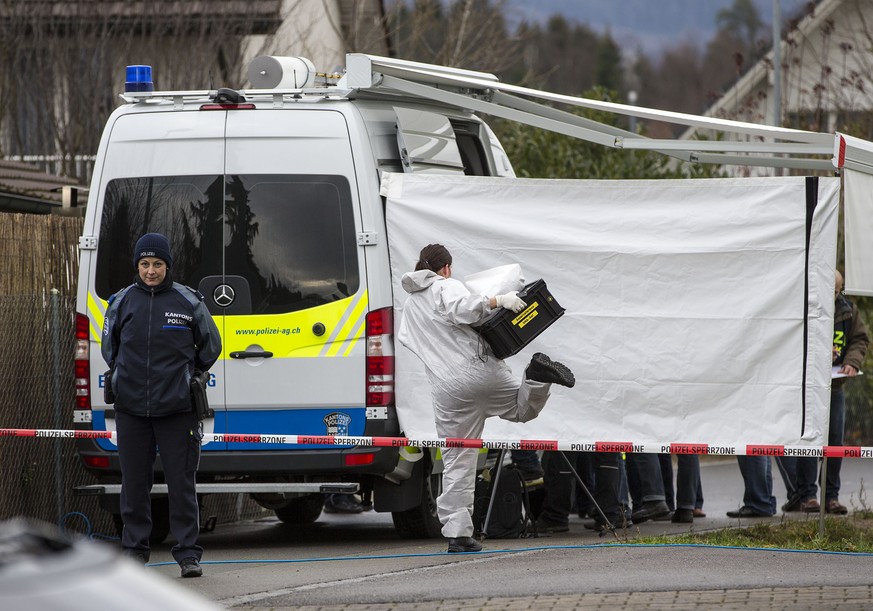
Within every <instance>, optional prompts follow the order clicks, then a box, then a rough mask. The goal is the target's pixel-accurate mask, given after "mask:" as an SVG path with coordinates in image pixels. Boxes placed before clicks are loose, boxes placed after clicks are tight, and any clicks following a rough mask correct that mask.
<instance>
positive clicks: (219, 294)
mask: <svg viewBox="0 0 873 611" xmlns="http://www.w3.org/2000/svg"><path fill="white" fill-rule="evenodd" d="M234 297H236V293H234V292H233V287H231V286H230V285H228V284H219V285H218V286H216V287H215V290H214V291H212V299H214V300H215V303H217V304H218V305H219V306H221V307H222V308H226V307H227V306H229V305H230V304H232V303H233V299H234Z"/></svg>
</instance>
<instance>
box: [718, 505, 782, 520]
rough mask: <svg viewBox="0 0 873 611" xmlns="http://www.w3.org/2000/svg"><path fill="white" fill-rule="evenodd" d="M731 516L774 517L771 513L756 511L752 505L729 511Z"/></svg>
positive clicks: (728, 514) (728, 515) (728, 513)
mask: <svg viewBox="0 0 873 611" xmlns="http://www.w3.org/2000/svg"><path fill="white" fill-rule="evenodd" d="M727 517H729V518H769V517H772V515H771V514H769V513H761V512H760V511H755V510H754V509H752V508H751V507H740V508H739V509H736V510H733V511H729V512H727Z"/></svg>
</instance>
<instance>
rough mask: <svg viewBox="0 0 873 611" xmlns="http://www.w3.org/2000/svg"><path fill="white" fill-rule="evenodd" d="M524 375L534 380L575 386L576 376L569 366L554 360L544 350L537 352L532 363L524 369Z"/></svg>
mask: <svg viewBox="0 0 873 611" xmlns="http://www.w3.org/2000/svg"><path fill="white" fill-rule="evenodd" d="M524 377H525V378H527V379H528V380H533V381H534V382H547V383H550V384H560V385H561V386H566V387H567V388H573V386H574V385H575V384H576V378H575V377H574V376H573V372H572V371H570V369H569V367H567V366H566V365H564V364H562V363H559V362H558V361H553V360H552V359H550V358H549V357H547V356H546V355H545V354H543V353H542V352H537V353H536V354H535V355H533V358H531V360H530V365H528V366H527V369H525V370H524Z"/></svg>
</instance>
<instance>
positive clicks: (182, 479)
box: [115, 412, 203, 562]
mask: <svg viewBox="0 0 873 611" xmlns="http://www.w3.org/2000/svg"><path fill="white" fill-rule="evenodd" d="M115 426H116V430H117V431H118V459H119V461H120V462H121V499H120V501H121V519H122V521H123V522H124V530H123V532H122V536H121V546H122V547H123V548H124V549H127V550H132V551H137V552H140V553H144V554H145V555H146V557H148V554H149V549H150V547H149V535H150V534H151V532H152V511H151V496H150V492H151V488H152V484H153V483H154V479H155V477H154V464H155V457H156V454H157V451H158V450H160V456H161V465H162V467H163V472H164V480H165V481H166V483H167V492H168V497H169V501H170V532H172V533H173V536H174V537H175V538H176V545H175V546H173V549H172V553H173V558H175V559H176V561H177V562H180V561H181V560H183V559H184V558H196V559H197V560H198V561H199V560H200V558H201V556H202V555H203V548H202V547H200V546H199V545H197V537H198V536H199V534H200V509H199V507H198V506H197V490H196V476H197V465H198V463H199V462H200V441H201V439H202V438H203V434H202V433H201V432H200V424H199V422H197V417H196V416H195V415H194V413H193V412H186V413H181V414H173V415H172V416H164V417H160V418H146V417H141V416H132V415H130V414H125V413H122V412H116V413H115Z"/></svg>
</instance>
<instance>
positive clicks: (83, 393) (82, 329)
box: [73, 314, 91, 409]
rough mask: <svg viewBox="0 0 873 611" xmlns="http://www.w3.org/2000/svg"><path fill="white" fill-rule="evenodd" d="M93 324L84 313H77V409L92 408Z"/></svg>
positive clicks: (74, 368) (75, 369)
mask: <svg viewBox="0 0 873 611" xmlns="http://www.w3.org/2000/svg"><path fill="white" fill-rule="evenodd" d="M90 327H91V324H90V323H89V322H88V317H87V316H85V315H84V314H76V353H75V356H74V357H73V358H74V363H73V370H74V371H75V378H76V382H75V385H76V409H91V382H90V380H91V364H90V362H89V360H90V359H89V356H90V352H91V349H90V347H89V343H88V340H89V330H90Z"/></svg>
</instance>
